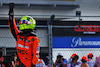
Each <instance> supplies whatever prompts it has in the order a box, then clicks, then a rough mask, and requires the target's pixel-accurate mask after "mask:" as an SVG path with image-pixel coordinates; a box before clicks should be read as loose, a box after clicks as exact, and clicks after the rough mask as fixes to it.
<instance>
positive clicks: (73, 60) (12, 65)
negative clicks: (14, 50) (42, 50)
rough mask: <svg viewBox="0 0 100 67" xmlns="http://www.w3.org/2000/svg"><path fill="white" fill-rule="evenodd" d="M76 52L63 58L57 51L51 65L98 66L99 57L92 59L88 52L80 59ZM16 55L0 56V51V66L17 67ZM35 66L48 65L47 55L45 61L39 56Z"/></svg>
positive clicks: (57, 66)
mask: <svg viewBox="0 0 100 67" xmlns="http://www.w3.org/2000/svg"><path fill="white" fill-rule="evenodd" d="M78 60H79V56H78V55H77V54H76V53H73V54H72V55H71V57H70V58H69V59H65V58H64V57H63V55H62V54H61V53H58V55H57V58H56V61H53V62H54V63H53V67H100V57H96V60H95V61H93V54H92V53H89V54H88V55H87V56H83V57H82V58H81V61H78ZM17 64H18V62H17V55H16V54H12V55H11V56H2V52H1V51H0V67H17ZM35 67H49V56H47V57H46V62H44V60H43V59H41V58H39V59H38V61H37V64H36V66H35Z"/></svg>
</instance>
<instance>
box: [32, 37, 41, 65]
mask: <svg viewBox="0 0 100 67" xmlns="http://www.w3.org/2000/svg"><path fill="white" fill-rule="evenodd" d="M39 52H40V44H39V39H38V38H35V40H34V42H33V44H32V54H33V56H32V64H33V65H36V62H37V61H38V58H39Z"/></svg>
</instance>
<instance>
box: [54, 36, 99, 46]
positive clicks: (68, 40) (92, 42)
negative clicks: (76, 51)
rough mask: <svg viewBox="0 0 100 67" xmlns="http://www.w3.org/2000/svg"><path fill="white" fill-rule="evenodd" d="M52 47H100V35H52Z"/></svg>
mask: <svg viewBox="0 0 100 67" xmlns="http://www.w3.org/2000/svg"><path fill="white" fill-rule="evenodd" d="M53 48H100V37H71V36H70V37H53Z"/></svg>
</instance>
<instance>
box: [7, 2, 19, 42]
mask: <svg viewBox="0 0 100 67" xmlns="http://www.w3.org/2000/svg"><path fill="white" fill-rule="evenodd" d="M13 8H14V3H10V4H9V21H8V24H9V29H10V31H11V33H12V35H13V36H14V38H15V39H16V40H17V34H18V33H19V31H18V28H17V26H16V23H15V18H14V11H13Z"/></svg>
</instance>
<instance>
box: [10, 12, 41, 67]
mask: <svg viewBox="0 0 100 67" xmlns="http://www.w3.org/2000/svg"><path fill="white" fill-rule="evenodd" d="M8 24H9V28H10V30H11V33H12V34H13V36H14V38H15V39H16V50H17V55H18V65H17V67H31V65H32V66H34V65H36V62H37V61H38V57H37V53H39V50H40V44H39V39H38V38H37V37H36V35H34V34H32V33H31V31H26V32H19V30H18V28H17V26H16V23H15V18H14V15H13V12H12V13H10V12H9V21H8Z"/></svg>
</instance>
